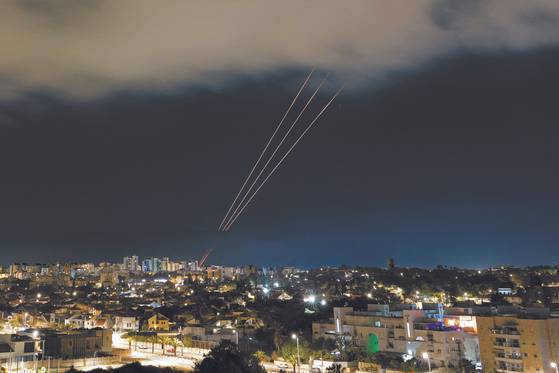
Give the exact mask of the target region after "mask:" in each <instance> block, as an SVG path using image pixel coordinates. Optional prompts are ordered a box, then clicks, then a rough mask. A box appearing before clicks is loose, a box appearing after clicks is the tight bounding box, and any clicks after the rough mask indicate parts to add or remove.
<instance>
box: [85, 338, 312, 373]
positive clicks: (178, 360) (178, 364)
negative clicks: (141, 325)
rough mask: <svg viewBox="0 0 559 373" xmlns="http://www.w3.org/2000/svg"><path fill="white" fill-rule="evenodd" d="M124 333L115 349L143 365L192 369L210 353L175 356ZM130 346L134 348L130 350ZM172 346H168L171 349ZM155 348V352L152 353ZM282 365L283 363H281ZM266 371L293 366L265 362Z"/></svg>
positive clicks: (179, 352)
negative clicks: (130, 343) (134, 339)
mask: <svg viewBox="0 0 559 373" xmlns="http://www.w3.org/2000/svg"><path fill="white" fill-rule="evenodd" d="M122 334H123V333H113V349H116V350H119V352H121V353H120V354H121V355H122V356H123V357H126V359H127V360H129V359H130V360H131V361H138V362H140V364H142V365H154V366H160V367H174V368H180V369H183V370H191V369H192V368H193V367H194V365H195V364H196V362H198V361H200V360H202V359H203V358H204V355H205V354H206V353H208V352H209V351H208V350H204V349H195V348H183V349H181V348H180V347H179V348H177V356H174V353H173V352H172V351H165V353H164V350H163V349H162V348H161V344H155V345H154V346H152V345H151V343H142V342H139V343H137V344H136V343H135V342H133V343H132V346H130V345H129V343H128V340H126V339H123V338H121V336H122ZM130 347H131V348H132V350H131V351H130ZM169 348H170V346H167V349H169ZM152 349H153V353H152ZM280 365H281V364H280ZM263 366H264V368H265V369H266V371H268V372H271V373H277V372H279V371H280V369H284V370H285V371H286V372H288V373H289V372H292V371H293V368H292V367H284V366H282V367H281V368H280V366H278V365H276V364H272V363H264V364H263ZM111 367H113V366H111ZM95 368H100V366H99V367H87V370H93V369H95ZM300 373H309V367H308V365H305V364H301V370H300Z"/></svg>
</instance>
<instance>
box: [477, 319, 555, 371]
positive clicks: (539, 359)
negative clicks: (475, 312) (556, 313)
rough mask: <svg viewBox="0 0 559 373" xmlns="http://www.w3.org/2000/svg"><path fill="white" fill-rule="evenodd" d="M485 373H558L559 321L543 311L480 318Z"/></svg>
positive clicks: (482, 360) (478, 324)
mask: <svg viewBox="0 0 559 373" xmlns="http://www.w3.org/2000/svg"><path fill="white" fill-rule="evenodd" d="M477 326H478V335H479V344H480V348H481V363H482V366H483V371H484V372H527V373H539V372H549V373H555V368H553V367H552V363H556V364H557V363H559V318H551V317H549V315H547V314H545V313H542V312H535V313H530V311H528V312H525V313H523V314H515V315H497V316H496V315H492V316H478V317H477Z"/></svg>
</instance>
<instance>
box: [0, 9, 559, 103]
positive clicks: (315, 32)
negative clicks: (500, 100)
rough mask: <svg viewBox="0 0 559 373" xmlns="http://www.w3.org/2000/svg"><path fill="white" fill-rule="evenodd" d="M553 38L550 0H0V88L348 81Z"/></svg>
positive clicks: (555, 12)
mask: <svg viewBox="0 0 559 373" xmlns="http://www.w3.org/2000/svg"><path fill="white" fill-rule="evenodd" d="M557 42H559V2H558V1H557V0H530V1H526V0H413V1H410V0H390V1H385V0H351V1H338V0H305V1H299V0H297V1H291V0H282V1H246V0H235V1H231V0H211V1H208V0H199V1H197V0H190V1H185V0H161V1H152V0H118V1H113V0H90V1H80V0H4V1H1V2H0V46H1V55H0V97H17V96H19V95H21V94H25V93H26V92H29V91H35V90H50V91H53V92H56V93H60V94H64V95H67V96H70V97H95V96H99V95H103V94H106V93H110V92H114V91H118V90H128V89H140V90H153V89H162V90H164V89H169V88H174V87H177V86H184V85H189V84H196V85H204V84H214V83H215V82H216V81H220V80H222V79H224V78H227V77H229V76H234V75H238V74H263V73H268V72H273V71H277V70H278V69H286V68H307V67H311V66H316V67H317V68H319V69H323V70H328V71H332V72H334V73H337V74H340V75H341V76H344V77H345V78H348V79H353V80H354V81H367V79H368V78H371V77H379V76H382V75H383V74H386V73H387V72H390V71H394V70H402V69H409V68H416V67H418V66H421V64H424V63H426V62H429V61H431V60H433V59H435V58H437V57H440V56H442V55H445V54H448V53H452V52H455V51H460V50H475V51H481V52H502V51H511V50H512V51H522V50H528V49H532V48H537V47H542V46H548V45H553V44H556V43H557Z"/></svg>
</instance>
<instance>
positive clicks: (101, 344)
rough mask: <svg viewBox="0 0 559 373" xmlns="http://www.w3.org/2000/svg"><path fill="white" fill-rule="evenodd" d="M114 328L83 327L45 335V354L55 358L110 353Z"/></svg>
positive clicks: (75, 357)
mask: <svg viewBox="0 0 559 373" xmlns="http://www.w3.org/2000/svg"><path fill="white" fill-rule="evenodd" d="M112 333H113V332H112V330H109V329H81V330H71V331H67V332H56V333H51V334H47V335H45V354H46V355H48V356H52V357H54V358H62V359H79V358H86V357H94V356H99V355H100V354H110V353H111V351H112Z"/></svg>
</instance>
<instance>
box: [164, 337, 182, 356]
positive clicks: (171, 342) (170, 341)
mask: <svg viewBox="0 0 559 373" xmlns="http://www.w3.org/2000/svg"><path fill="white" fill-rule="evenodd" d="M161 344H162V348H163V355H165V346H171V347H173V353H174V355H175V356H177V347H178V346H179V341H178V340H177V338H176V337H168V336H165V337H161Z"/></svg>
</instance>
